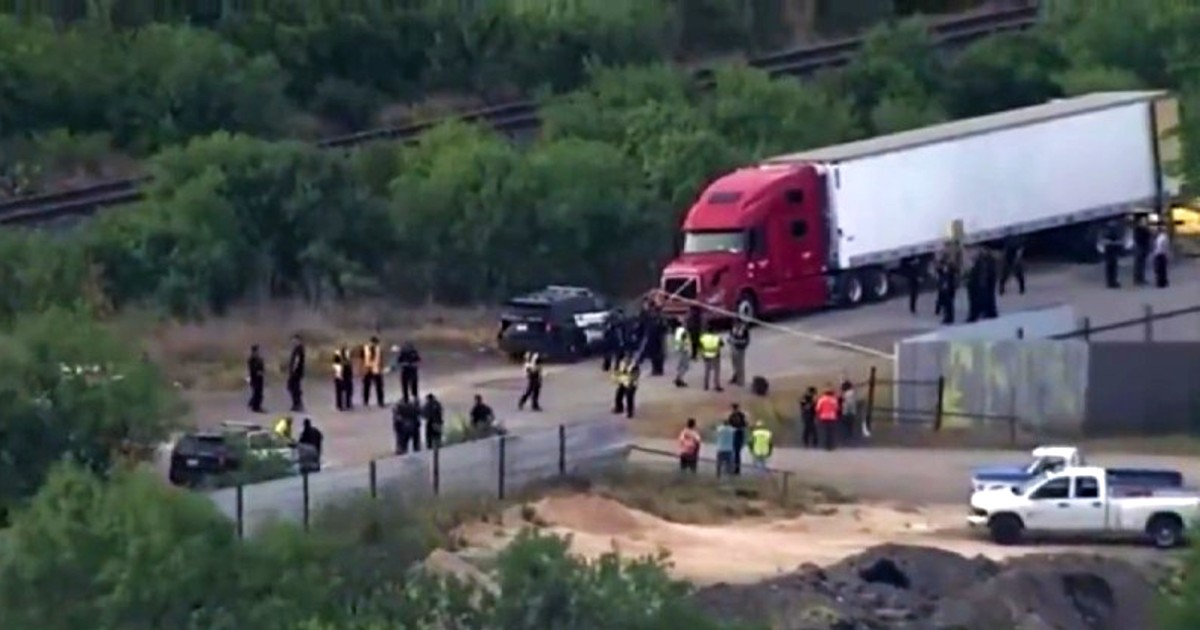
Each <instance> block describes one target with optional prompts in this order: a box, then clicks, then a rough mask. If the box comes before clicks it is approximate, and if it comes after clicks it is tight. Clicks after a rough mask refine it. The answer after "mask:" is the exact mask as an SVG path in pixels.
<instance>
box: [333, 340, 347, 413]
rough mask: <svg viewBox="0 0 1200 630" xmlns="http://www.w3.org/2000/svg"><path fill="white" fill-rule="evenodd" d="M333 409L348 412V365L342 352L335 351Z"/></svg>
mask: <svg viewBox="0 0 1200 630" xmlns="http://www.w3.org/2000/svg"><path fill="white" fill-rule="evenodd" d="M332 367H333V408H334V409H337V410H338V411H345V410H346V364H345V360H344V359H343V358H342V351H341V350H334V351H333V366H332Z"/></svg>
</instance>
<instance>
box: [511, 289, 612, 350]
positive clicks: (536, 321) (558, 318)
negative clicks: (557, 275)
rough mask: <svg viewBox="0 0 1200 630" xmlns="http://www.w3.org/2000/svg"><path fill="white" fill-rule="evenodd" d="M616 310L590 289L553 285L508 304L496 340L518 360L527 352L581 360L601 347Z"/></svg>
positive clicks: (514, 299)
mask: <svg viewBox="0 0 1200 630" xmlns="http://www.w3.org/2000/svg"><path fill="white" fill-rule="evenodd" d="M612 312H613V308H612V305H611V304H610V303H609V301H608V300H607V299H605V298H603V297H601V296H599V295H597V294H595V293H593V292H592V291H591V290H589V289H584V288H582V287H564V286H557V285H551V286H548V287H546V288H544V289H542V290H540V291H535V292H533V293H530V294H528V295H522V296H520V297H515V298H513V299H511V300H509V301H508V302H506V303H505V305H504V310H503V311H502V312H501V315H500V332H499V333H498V334H497V335H496V342H497V344H498V345H499V347H500V350H501V352H504V353H505V354H507V355H509V356H510V357H512V358H514V359H520V358H521V357H522V356H523V355H524V354H525V353H526V352H538V353H541V354H542V355H543V356H545V357H547V358H549V359H563V360H573V359H578V358H580V357H583V356H586V355H587V354H588V353H589V352H592V351H594V350H597V349H599V348H600V346H601V343H602V342H603V341H604V325H605V323H606V322H607V321H608V318H609V317H610V316H611V315H612Z"/></svg>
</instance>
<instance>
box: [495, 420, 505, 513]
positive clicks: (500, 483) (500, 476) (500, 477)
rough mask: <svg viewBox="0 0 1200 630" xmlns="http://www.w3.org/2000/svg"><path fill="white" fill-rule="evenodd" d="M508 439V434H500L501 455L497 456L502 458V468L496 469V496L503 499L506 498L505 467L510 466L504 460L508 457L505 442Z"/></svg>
mask: <svg viewBox="0 0 1200 630" xmlns="http://www.w3.org/2000/svg"><path fill="white" fill-rule="evenodd" d="M507 439H508V438H507V436H504V435H501V436H500V457H498V458H497V459H499V460H500V470H498V471H496V472H497V475H496V485H497V488H496V496H497V497H498V498H499V499H500V500H501V501H503V500H504V481H505V480H504V469H505V468H507V467H508V466H506V465H505V461H504V460H505V459H506V458H505V442H506V440H507Z"/></svg>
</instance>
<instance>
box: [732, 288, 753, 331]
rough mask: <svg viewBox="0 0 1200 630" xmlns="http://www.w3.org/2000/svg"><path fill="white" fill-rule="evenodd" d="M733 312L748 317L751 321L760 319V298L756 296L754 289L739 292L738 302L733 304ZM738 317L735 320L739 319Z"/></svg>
mask: <svg viewBox="0 0 1200 630" xmlns="http://www.w3.org/2000/svg"><path fill="white" fill-rule="evenodd" d="M733 312H734V313H736V314H737V315H739V316H740V317H742V318H745V319H747V320H748V321H750V322H751V323H753V322H754V321H755V320H757V319H758V298H757V297H755V296H754V292H753V291H742V292H741V293H740V294H738V299H737V302H735V303H734V305H733ZM737 319H738V318H737V317H735V318H734V321H737Z"/></svg>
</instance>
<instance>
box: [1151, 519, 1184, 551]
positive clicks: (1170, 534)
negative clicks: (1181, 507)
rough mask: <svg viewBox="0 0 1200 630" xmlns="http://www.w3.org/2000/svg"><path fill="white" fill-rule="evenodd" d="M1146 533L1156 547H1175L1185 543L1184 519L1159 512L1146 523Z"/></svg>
mask: <svg viewBox="0 0 1200 630" xmlns="http://www.w3.org/2000/svg"><path fill="white" fill-rule="evenodd" d="M1146 533H1148V534H1150V538H1151V540H1153V541H1154V546H1155V547H1158V548H1159V549H1173V548H1175V547H1178V546H1180V545H1182V544H1183V521H1181V520H1180V519H1179V517H1178V516H1174V515H1172V514H1158V515H1155V516H1154V517H1152V518H1151V519H1150V523H1149V524H1147V525H1146Z"/></svg>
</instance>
